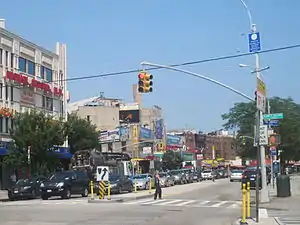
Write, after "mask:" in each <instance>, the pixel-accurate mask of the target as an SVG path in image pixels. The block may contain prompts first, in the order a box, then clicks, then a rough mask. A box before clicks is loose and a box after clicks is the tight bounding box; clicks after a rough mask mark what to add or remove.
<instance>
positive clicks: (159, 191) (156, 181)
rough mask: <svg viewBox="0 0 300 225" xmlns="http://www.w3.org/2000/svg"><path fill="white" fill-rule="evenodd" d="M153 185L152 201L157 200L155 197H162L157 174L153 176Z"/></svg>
mask: <svg viewBox="0 0 300 225" xmlns="http://www.w3.org/2000/svg"><path fill="white" fill-rule="evenodd" d="M154 184H155V193H154V200H156V199H157V196H158V198H159V199H161V195H162V190H161V180H160V177H159V174H158V172H157V173H156V175H155V182H154Z"/></svg>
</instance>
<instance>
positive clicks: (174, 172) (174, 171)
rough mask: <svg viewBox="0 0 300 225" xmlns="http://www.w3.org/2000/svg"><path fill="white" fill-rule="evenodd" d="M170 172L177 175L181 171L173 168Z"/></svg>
mask: <svg viewBox="0 0 300 225" xmlns="http://www.w3.org/2000/svg"><path fill="white" fill-rule="evenodd" d="M170 173H171V174H172V175H177V174H179V173H180V171H179V170H173V171H171V172H170Z"/></svg>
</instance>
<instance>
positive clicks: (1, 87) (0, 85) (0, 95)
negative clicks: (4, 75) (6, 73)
mask: <svg viewBox="0 0 300 225" xmlns="http://www.w3.org/2000/svg"><path fill="white" fill-rule="evenodd" d="M2 89H3V84H2V83H0V99H2Z"/></svg>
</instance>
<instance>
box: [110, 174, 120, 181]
mask: <svg viewBox="0 0 300 225" xmlns="http://www.w3.org/2000/svg"><path fill="white" fill-rule="evenodd" d="M119 179H120V176H116V175H113V176H109V181H117V180H119Z"/></svg>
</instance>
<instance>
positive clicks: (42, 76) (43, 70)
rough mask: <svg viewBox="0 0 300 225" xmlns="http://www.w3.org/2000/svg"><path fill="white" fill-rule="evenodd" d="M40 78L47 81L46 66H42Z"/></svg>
mask: <svg viewBox="0 0 300 225" xmlns="http://www.w3.org/2000/svg"><path fill="white" fill-rule="evenodd" d="M40 76H41V78H42V79H45V67H44V66H41V70H40Z"/></svg>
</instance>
